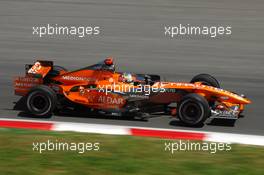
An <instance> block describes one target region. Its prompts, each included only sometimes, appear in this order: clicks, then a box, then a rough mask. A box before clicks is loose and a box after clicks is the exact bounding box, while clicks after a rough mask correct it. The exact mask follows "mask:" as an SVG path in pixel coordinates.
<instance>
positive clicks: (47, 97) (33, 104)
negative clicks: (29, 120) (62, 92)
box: [26, 85, 57, 117]
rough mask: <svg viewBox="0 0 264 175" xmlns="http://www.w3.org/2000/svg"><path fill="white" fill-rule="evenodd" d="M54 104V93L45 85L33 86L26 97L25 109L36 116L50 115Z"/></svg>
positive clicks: (55, 99)
mask: <svg viewBox="0 0 264 175" xmlns="http://www.w3.org/2000/svg"><path fill="white" fill-rule="evenodd" d="M56 104H57V96H56V93H55V92H54V91H53V90H52V89H51V88H50V87H48V86H45V85H40V86H36V87H33V88H32V89H31V90H30V92H29V93H28V95H27V99H26V105H27V111H28V112H29V113H31V114H33V115H35V116H38V117H50V116H51V115H52V112H53V111H54V109H55V107H56Z"/></svg>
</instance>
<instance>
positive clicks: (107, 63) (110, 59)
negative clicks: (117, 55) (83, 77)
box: [104, 57, 114, 66]
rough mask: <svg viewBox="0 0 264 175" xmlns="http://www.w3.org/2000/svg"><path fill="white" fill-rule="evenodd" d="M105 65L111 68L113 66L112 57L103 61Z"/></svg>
mask: <svg viewBox="0 0 264 175" xmlns="http://www.w3.org/2000/svg"><path fill="white" fill-rule="evenodd" d="M104 63H105V65H107V66H112V65H113V64H114V61H113V57H108V58H106V59H105V60H104Z"/></svg>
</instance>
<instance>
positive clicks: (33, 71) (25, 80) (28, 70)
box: [14, 60, 53, 96]
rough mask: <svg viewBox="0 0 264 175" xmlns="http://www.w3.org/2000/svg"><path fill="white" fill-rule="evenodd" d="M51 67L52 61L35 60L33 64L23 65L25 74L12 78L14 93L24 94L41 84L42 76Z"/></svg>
mask: <svg viewBox="0 0 264 175" xmlns="http://www.w3.org/2000/svg"><path fill="white" fill-rule="evenodd" d="M52 68H53V62H52V61H43V60H39V61H36V62H35V64H33V65H30V64H26V65H25V74H26V75H25V76H17V77H15V78H14V90H15V94H16V95H20V96H25V95H26V94H27V93H28V91H29V90H30V89H31V88H32V87H34V86H38V85H41V84H43V78H44V77H45V76H46V75H47V74H48V73H49V71H51V70H52Z"/></svg>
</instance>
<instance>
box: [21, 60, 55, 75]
mask: <svg viewBox="0 0 264 175" xmlns="http://www.w3.org/2000/svg"><path fill="white" fill-rule="evenodd" d="M52 67H53V62H52V61H44V60H39V61H36V62H35V64H34V65H30V64H26V65H25V71H26V75H27V74H32V75H33V76H34V77H42V78H44V77H45V76H46V75H47V74H48V73H49V71H50V70H52Z"/></svg>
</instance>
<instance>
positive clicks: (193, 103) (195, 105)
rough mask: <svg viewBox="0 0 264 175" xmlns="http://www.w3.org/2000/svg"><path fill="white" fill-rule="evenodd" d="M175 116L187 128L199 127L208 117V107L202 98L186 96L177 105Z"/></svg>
mask: <svg viewBox="0 0 264 175" xmlns="http://www.w3.org/2000/svg"><path fill="white" fill-rule="evenodd" d="M177 116H178V118H179V120H180V121H181V122H182V123H184V124H185V125H187V126H197V125H201V124H203V123H204V121H205V120H206V119H207V118H208V117H209V116H210V107H209V105H208V102H207V100H206V99H205V98H204V97H203V96H201V95H198V94H194V93H192V94H187V95H185V96H184V97H183V98H182V100H181V101H180V102H179V103H178V104H177Z"/></svg>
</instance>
